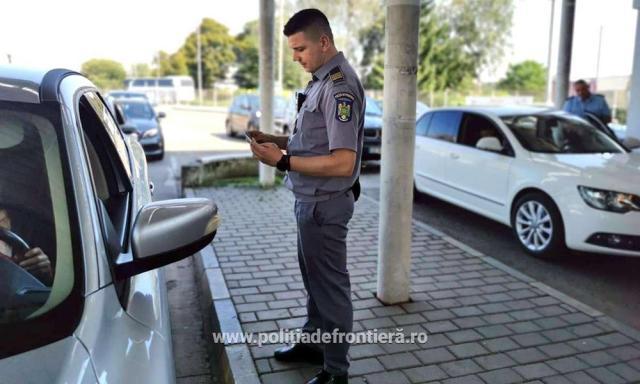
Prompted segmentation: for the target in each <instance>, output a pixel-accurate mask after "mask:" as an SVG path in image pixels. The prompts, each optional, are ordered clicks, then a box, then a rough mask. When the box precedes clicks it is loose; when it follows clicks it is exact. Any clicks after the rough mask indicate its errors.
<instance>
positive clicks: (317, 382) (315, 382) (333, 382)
mask: <svg viewBox="0 0 640 384" xmlns="http://www.w3.org/2000/svg"><path fill="white" fill-rule="evenodd" d="M307 384H349V375H347V374H344V375H340V376H334V375H332V374H330V373H329V372H327V371H325V370H324V369H323V370H322V371H320V372H318V374H317V375H315V376H314V377H313V379H311V380H309V381H307Z"/></svg>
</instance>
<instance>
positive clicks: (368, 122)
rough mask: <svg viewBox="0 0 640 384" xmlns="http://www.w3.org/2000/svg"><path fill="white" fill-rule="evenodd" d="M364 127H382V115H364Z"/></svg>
mask: <svg viewBox="0 0 640 384" xmlns="http://www.w3.org/2000/svg"><path fill="white" fill-rule="evenodd" d="M364 127H365V128H366V129H372V128H382V116H376V115H366V114H365V115H364Z"/></svg>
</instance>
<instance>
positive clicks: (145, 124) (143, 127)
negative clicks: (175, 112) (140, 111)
mask: <svg viewBox="0 0 640 384" xmlns="http://www.w3.org/2000/svg"><path fill="white" fill-rule="evenodd" d="M127 123H131V124H133V125H135V127H136V129H137V130H138V132H144V131H148V130H149V129H151V128H158V122H157V121H156V120H155V119H152V120H150V119H128V120H127Z"/></svg>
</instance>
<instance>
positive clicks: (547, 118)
mask: <svg viewBox="0 0 640 384" xmlns="http://www.w3.org/2000/svg"><path fill="white" fill-rule="evenodd" d="M501 119H502V121H503V122H504V123H505V124H506V125H507V126H508V127H509V129H511V131H512V132H513V134H514V135H515V136H516V138H517V139H518V141H519V142H520V144H521V145H522V146H523V147H524V148H526V149H527V150H529V151H532V152H542V153H571V154H576V153H607V152H610V153H620V152H623V151H624V149H622V148H621V147H620V146H619V145H618V144H617V143H616V142H615V141H613V140H612V139H611V138H610V137H609V136H607V135H606V134H604V133H602V132H601V131H599V130H598V129H596V128H595V127H593V126H592V125H591V124H589V123H587V122H586V121H584V120H582V119H580V118H578V117H573V116H569V115H567V116H558V115H553V114H540V115H521V116H502V117H501Z"/></svg>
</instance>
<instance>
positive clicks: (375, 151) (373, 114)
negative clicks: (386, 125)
mask: <svg viewBox="0 0 640 384" xmlns="http://www.w3.org/2000/svg"><path fill="white" fill-rule="evenodd" d="M381 145H382V108H380V105H379V104H378V102H377V101H376V100H375V99H373V98H371V97H367V105H366V108H365V114H364V145H363V148H362V160H363V161H368V160H380V147H381Z"/></svg>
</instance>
